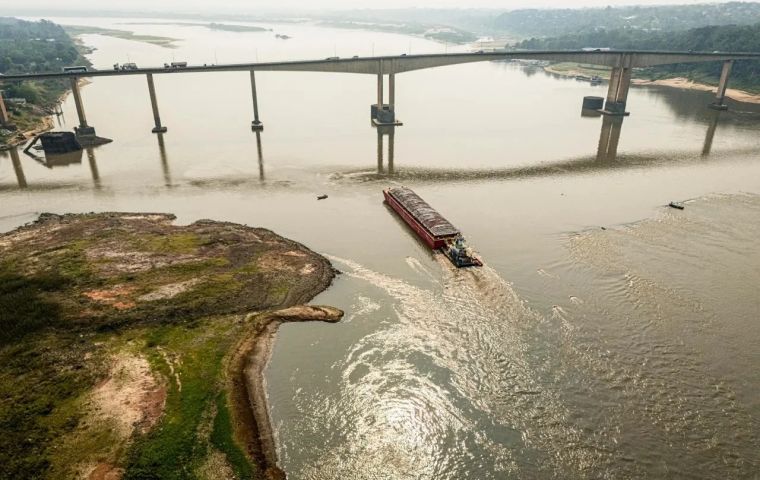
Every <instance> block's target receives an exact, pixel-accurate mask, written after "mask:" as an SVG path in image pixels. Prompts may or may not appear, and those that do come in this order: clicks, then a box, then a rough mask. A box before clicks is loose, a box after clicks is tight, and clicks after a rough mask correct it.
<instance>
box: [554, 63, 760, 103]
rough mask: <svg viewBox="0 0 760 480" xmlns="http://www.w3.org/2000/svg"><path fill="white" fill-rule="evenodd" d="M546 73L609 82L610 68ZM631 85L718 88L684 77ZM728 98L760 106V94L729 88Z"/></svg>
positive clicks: (568, 66)
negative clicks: (597, 78)
mask: <svg viewBox="0 0 760 480" xmlns="http://www.w3.org/2000/svg"><path fill="white" fill-rule="evenodd" d="M544 71H546V72H547V73H551V74H554V75H559V76H561V77H569V78H572V77H576V76H578V75H583V76H593V75H596V76H598V77H600V78H603V79H605V80H609V78H610V72H609V68H606V67H601V66H596V65H581V64H577V63H558V64H553V65H548V66H546V67H544ZM631 83H632V84H633V85H640V86H647V85H655V86H660V87H671V88H680V89H682V90H697V91H701V92H715V91H716V89H717V87H716V86H715V85H708V84H706V83H700V82H695V81H693V80H689V79H688V78H684V77H675V78H664V79H659V80H647V79H644V78H634V79H633V80H632V81H631ZM726 96H727V97H728V98H730V99H732V100H735V101H737V102H742V103H756V104H760V94H756V93H751V92H747V91H746V90H739V89H736V88H729V89H728V90H726Z"/></svg>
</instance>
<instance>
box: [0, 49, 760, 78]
mask: <svg viewBox="0 0 760 480" xmlns="http://www.w3.org/2000/svg"><path fill="white" fill-rule="evenodd" d="M512 59H530V60H546V61H553V62H577V63H586V64H593V65H604V66H608V67H618V66H626V67H631V68H636V67H650V66H656V65H667V64H673V63H695V62H713V61H726V60H758V59H760V53H731V52H668V51H638V50H606V51H577V50H552V51H515V52H483V53H442V54H427V55H400V56H383V57H359V58H340V59H324V60H295V61H284V62H262V63H232V64H223V65H189V66H187V67H184V68H163V67H150V68H138V69H136V70H118V71H117V70H93V71H88V72H53V73H32V74H22V75H4V76H2V77H0V80H2V81H11V80H34V79H39V80H44V79H51V78H72V77H74V78H77V77H113V76H126V75H145V74H148V73H152V74H179V73H198V72H236V71H250V70H255V71H261V72H264V71H282V72H335V73H357V74H372V75H378V74H390V73H403V72H409V71H413V70H421V69H425V68H434V67H442V66H446V65H457V64H462V63H472V62H485V61H497V60H512Z"/></svg>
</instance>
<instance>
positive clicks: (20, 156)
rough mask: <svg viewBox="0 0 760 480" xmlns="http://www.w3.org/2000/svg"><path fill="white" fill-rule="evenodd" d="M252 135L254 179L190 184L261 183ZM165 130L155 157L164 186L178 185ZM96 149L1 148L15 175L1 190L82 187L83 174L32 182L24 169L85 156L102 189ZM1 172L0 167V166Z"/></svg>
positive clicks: (74, 162) (76, 162)
mask: <svg viewBox="0 0 760 480" xmlns="http://www.w3.org/2000/svg"><path fill="white" fill-rule="evenodd" d="M254 134H255V138H256V157H257V160H258V178H257V179H256V180H254V179H251V178H243V179H235V180H230V179H217V180H214V179H208V180H196V181H191V182H189V183H190V184H192V185H194V186H200V187H203V186H206V185H216V184H219V183H223V184H225V185H227V184H232V185H242V184H247V183H251V182H254V181H256V182H258V183H264V182H265V180H266V175H265V171H264V154H263V146H262V133H261V132H260V131H256V132H254ZM164 135H165V134H164V133H161V132H159V133H156V142H157V147H158V149H157V153H158V160H159V162H160V166H161V173H162V179H163V184H164V187H166V188H173V187H177V186H179V185H180V184H179V183H177V182H175V180H174V179H173V178H172V171H171V165H170V161H169V154H168V153H167V145H166V141H165V138H164ZM97 149H98V147H85V148H84V149H82V150H78V151H75V152H70V153H66V154H47V155H46V154H44V153H43V152H42V151H39V152H38V151H35V150H34V149H32V150H30V151H29V152H28V153H26V154H24V153H22V150H23V146H18V147H13V148H10V149H8V150H5V151H0V167H1V166H2V164H3V163H4V160H6V159H8V160H10V164H11V168H12V171H13V175H14V176H15V179H16V181H15V185H14V184H11V183H3V181H2V180H3V179H2V177H0V191H4V190H13V189H24V190H29V191H51V190H61V189H70V188H83V187H85V186H86V184H85V183H84V182H83V180H82V178H70V177H69V178H65V179H57V180H54V181H53V180H50V179H45V180H38V181H35V182H31V181H29V180H28V178H27V174H26V172H25V169H29V168H30V167H29V165H30V164H31V165H34V164H35V163H36V164H38V165H41V166H43V167H45V168H47V169H49V170H54V171H55V170H59V169H64V168H68V167H76V166H82V165H83V160H84V159H85V158H86V159H87V166H88V169H89V175H88V177H89V178H90V180H91V182H92V188H93V189H94V190H103V189H104V186H103V182H102V180H101V175H100V170H99V168H98V160H97V153H96V152H97ZM0 173H2V171H1V170H0Z"/></svg>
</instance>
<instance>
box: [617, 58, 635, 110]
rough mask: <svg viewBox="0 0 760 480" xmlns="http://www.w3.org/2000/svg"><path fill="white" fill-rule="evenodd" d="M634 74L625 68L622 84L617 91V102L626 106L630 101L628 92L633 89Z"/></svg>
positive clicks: (621, 75) (621, 77) (621, 74)
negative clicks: (632, 77) (632, 76)
mask: <svg viewBox="0 0 760 480" xmlns="http://www.w3.org/2000/svg"><path fill="white" fill-rule="evenodd" d="M632 73H633V72H632V71H631V69H630V68H626V67H624V68H623V69H622V72H621V73H620V82H619V83H618V91H617V102H618V103H622V104H623V105H625V103H626V102H627V101H628V91H629V90H630V89H631V75H632Z"/></svg>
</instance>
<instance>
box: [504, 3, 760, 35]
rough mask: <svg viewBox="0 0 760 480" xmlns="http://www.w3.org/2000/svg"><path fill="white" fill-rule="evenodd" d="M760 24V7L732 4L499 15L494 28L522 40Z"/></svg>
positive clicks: (519, 11)
mask: <svg viewBox="0 0 760 480" xmlns="http://www.w3.org/2000/svg"><path fill="white" fill-rule="evenodd" d="M758 22H760V3H757V2H751V3H750V2H729V3H720V4H718V3H711V4H700V5H664V6H632V7H606V8H582V9H556V10H554V9H549V10H538V9H525V10H514V11H511V12H506V13H503V14H501V15H498V16H497V17H496V18H495V19H494V26H495V28H497V29H500V30H503V31H505V32H508V33H511V34H514V35H520V36H523V37H529V36H537V37H555V36H560V35H566V34H570V33H574V32H579V31H585V32H589V31H605V30H606V31H609V30H619V29H629V30H641V31H645V32H659V31H675V30H688V29H692V28H697V27H704V26H708V25H752V24H755V23H758ZM594 43H598V42H594Z"/></svg>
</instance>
